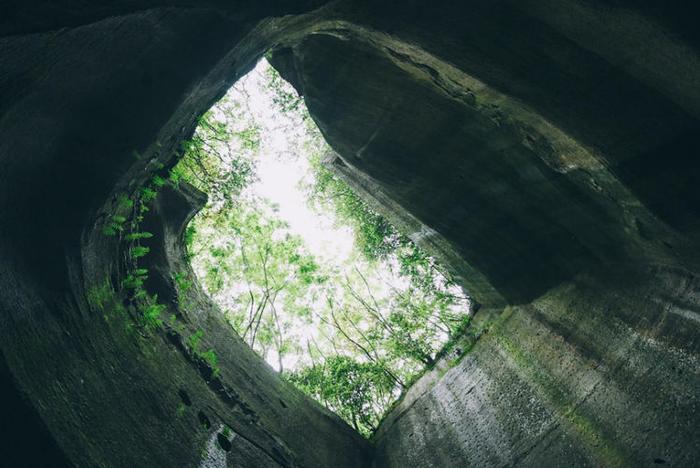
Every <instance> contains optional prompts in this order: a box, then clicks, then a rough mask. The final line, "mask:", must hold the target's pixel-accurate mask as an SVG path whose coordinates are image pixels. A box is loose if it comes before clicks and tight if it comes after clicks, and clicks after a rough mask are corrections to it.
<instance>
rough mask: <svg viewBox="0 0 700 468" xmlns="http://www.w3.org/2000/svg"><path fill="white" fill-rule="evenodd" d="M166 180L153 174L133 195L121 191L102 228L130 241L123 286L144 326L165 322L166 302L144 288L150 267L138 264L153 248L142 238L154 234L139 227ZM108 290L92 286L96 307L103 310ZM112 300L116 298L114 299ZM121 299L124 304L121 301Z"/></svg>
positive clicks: (111, 234) (92, 300) (108, 233)
mask: <svg viewBox="0 0 700 468" xmlns="http://www.w3.org/2000/svg"><path fill="white" fill-rule="evenodd" d="M161 167H162V166H161ZM167 183H168V180H167V179H165V178H163V177H161V176H160V175H154V176H153V177H152V178H151V180H150V183H149V184H147V185H145V186H143V187H141V188H140V189H139V190H137V192H136V193H135V194H134V195H133V197H129V196H128V195H126V194H121V195H119V196H118V197H117V200H116V203H115V209H116V212H117V214H114V215H112V216H111V218H110V221H109V222H108V223H107V224H106V226H105V227H104V228H103V234H105V235H106V236H116V235H120V236H121V238H122V240H123V241H124V242H126V243H127V245H128V248H129V255H130V264H129V266H128V272H127V274H126V276H125V277H124V278H123V279H122V280H121V284H120V286H121V287H122V288H123V290H124V291H125V292H126V295H127V297H128V298H130V300H131V301H132V302H133V304H134V306H135V307H136V309H137V310H138V311H139V322H140V324H141V325H142V326H143V328H145V329H156V328H159V327H161V326H162V325H163V321H162V319H161V315H162V313H163V312H164V311H165V309H166V306H165V305H164V304H161V303H159V302H158V296H157V295H151V294H149V293H148V292H147V291H146V289H145V283H146V281H147V280H148V275H149V271H148V269H147V268H145V267H140V266H139V260H140V259H142V258H144V257H145V256H146V255H148V253H149V252H150V248H149V247H148V246H144V245H141V242H142V241H144V240H147V239H150V238H152V237H153V234H152V233H150V232H147V231H141V230H139V226H140V223H141V222H142V221H143V219H144V215H145V213H147V212H148V211H149V208H148V205H149V203H151V202H152V201H153V200H154V199H155V198H156V196H157V195H158V190H159V189H161V188H162V187H163V186H165V185H166V184H167ZM129 220H130V221H129ZM109 290H110V291H111V293H112V296H114V297H116V296H118V295H117V294H116V293H115V292H114V291H113V290H112V289H111V286H109ZM106 294H107V290H106V289H105V287H104V286H100V287H99V288H93V289H92V290H90V291H88V302H89V303H90V304H91V306H92V307H93V308H95V309H97V310H104V307H105V301H106V300H107V299H106ZM112 302H115V301H114V300H112ZM118 303H119V306H120V307H121V308H123V304H121V301H118ZM124 310H125V309H124Z"/></svg>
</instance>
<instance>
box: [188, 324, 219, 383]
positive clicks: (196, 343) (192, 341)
mask: <svg viewBox="0 0 700 468" xmlns="http://www.w3.org/2000/svg"><path fill="white" fill-rule="evenodd" d="M203 337H204V332H203V331H202V330H201V329H200V330H197V331H196V332H194V333H193V334H192V335H190V336H189V338H187V347H188V348H189V349H190V351H191V352H192V354H193V355H195V356H196V357H197V358H199V359H201V360H203V361H204V362H206V363H207V365H208V366H209V367H210V368H211V370H212V376H213V377H218V376H219V375H220V374H221V369H220V368H219V357H218V356H217V355H216V351H214V349H212V348H209V349H207V350H205V351H202V350H201V347H200V344H201V341H202V338H203Z"/></svg>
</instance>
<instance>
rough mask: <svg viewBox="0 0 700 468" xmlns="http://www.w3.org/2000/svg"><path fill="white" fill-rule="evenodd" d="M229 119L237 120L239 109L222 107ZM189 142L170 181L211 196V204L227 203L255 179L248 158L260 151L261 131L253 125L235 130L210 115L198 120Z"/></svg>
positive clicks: (211, 113) (183, 146) (209, 113)
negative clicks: (194, 188)
mask: <svg viewBox="0 0 700 468" xmlns="http://www.w3.org/2000/svg"><path fill="white" fill-rule="evenodd" d="M220 111H221V112H222V113H223V114H224V116H225V117H226V118H229V119H236V118H237V116H238V113H237V109H235V108H226V107H221V108H220ZM198 123H199V125H198V127H197V130H196V131H195V134H194V135H193V136H192V138H191V139H190V140H187V141H185V142H183V144H182V151H183V157H182V159H181V160H180V162H179V163H178V164H177V165H176V166H175V167H174V168H173V170H172V172H171V174H170V180H171V181H173V182H174V183H179V182H180V181H182V180H184V181H186V182H188V183H189V184H191V185H193V186H194V187H196V188H198V189H199V190H201V191H203V192H206V193H207V194H209V196H210V197H211V198H213V200H212V201H214V202H220V203H226V202H228V201H229V200H230V199H231V197H232V196H233V195H235V194H237V193H238V192H239V191H240V190H241V189H242V188H243V187H245V186H246V185H247V184H248V183H249V182H250V180H251V178H252V177H253V173H254V168H253V163H252V160H251V159H250V158H247V157H245V155H246V154H248V153H252V152H255V151H257V148H258V147H259V146H260V131H259V129H258V128H257V127H256V126H255V125H250V126H248V127H246V128H243V129H241V130H239V131H234V130H232V129H231V128H230V127H229V126H227V125H226V123H225V121H222V120H221V119H220V118H217V117H216V116H215V115H214V113H213V112H212V111H209V112H207V113H205V114H204V115H202V116H201V117H200V118H199V122H198Z"/></svg>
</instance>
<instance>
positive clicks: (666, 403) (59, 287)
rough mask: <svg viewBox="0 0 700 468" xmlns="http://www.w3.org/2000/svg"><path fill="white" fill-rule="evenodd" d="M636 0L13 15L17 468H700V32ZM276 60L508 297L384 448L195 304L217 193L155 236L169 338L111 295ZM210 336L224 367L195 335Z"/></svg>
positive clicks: (11, 198) (6, 247) (10, 383)
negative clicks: (100, 300) (106, 229)
mask: <svg viewBox="0 0 700 468" xmlns="http://www.w3.org/2000/svg"><path fill="white" fill-rule="evenodd" d="M631 3H633V2H605V1H588V0H586V1H584V0H570V1H566V2H514V1H513V2H511V1H497V2H494V1H486V0H483V1H469V2H447V1H445V2H442V1H438V2H422V1H417V0H409V1H404V2H393V1H390V2H381V4H377V2H372V1H369V0H366V1H360V0H356V1H349V0H346V1H336V2H332V3H329V4H327V5H321V2H283V4H280V3H278V2H256V4H255V5H248V4H243V3H236V2H233V3H232V2H217V1H211V2H205V3H202V2H197V4H196V5H195V4H193V3H191V2H150V3H148V4H143V5H141V6H140V7H139V8H138V9H137V8H134V7H133V5H132V4H131V3H129V2H105V3H104V4H103V3H100V2H93V3H92V4H91V6H89V7H85V6H84V5H81V6H80V7H77V6H76V5H74V4H73V3H72V2H69V1H65V2H51V5H48V4H46V3H45V2H44V3H42V2H27V3H22V4H21V5H15V6H12V7H9V8H6V9H7V10H8V11H9V13H8V14H7V15H3V22H1V23H0V33H2V36H1V37H0V69H2V70H3V73H2V74H0V217H1V219H0V259H1V261H0V311H1V312H2V314H1V315H0V352H1V356H2V365H1V366H0V377H2V383H3V387H2V396H3V401H5V402H6V404H7V405H8V406H11V407H12V410H11V413H9V414H10V415H12V417H13V418H17V419H19V420H20V421H18V422H17V423H16V425H15V424H12V423H11V424H12V426H11V427H12V428H14V431H12V432H13V436H12V437H9V438H6V439H4V440H3V442H2V443H3V449H4V450H3V452H4V453H5V454H6V459H5V460H6V461H7V463H9V464H10V465H12V466H32V465H35V466H41V464H42V462H43V463H44V464H45V465H46V464H48V465H49V466H57V465H59V464H61V463H62V464H66V465H76V466H129V467H131V466H212V467H213V466H275V465H280V466H369V465H371V464H374V465H375V466H407V465H415V466H465V465H474V466H484V465H495V466H499V465H516V464H520V465H527V466H545V465H570V464H573V465H577V466H585V465H606V466H607V465H634V466H637V465H647V464H655V463H657V464H658V463H666V464H670V465H675V466H688V465H692V464H693V463H694V461H695V460H696V459H697V458H698V455H699V454H698V450H699V449H698V447H700V444H699V443H698V437H697V434H696V431H695V426H696V420H697V416H696V415H697V410H698V389H700V367H699V366H698V353H699V351H700V350H699V349H698V346H699V344H698V343H699V341H698V336H699V332H700V330H699V329H698V328H699V327H700V319H699V317H700V304H698V283H697V279H696V273H697V271H698V253H697V252H698V251H699V250H698V248H697V247H698V239H699V237H698V234H699V230H698V227H699V226H700V223H699V222H698V221H699V216H700V212H698V206H700V203H698V202H699V201H700V189H699V188H698V187H700V184H698V182H700V181H699V180H698V178H699V177H700V170H699V169H700V167H699V165H700V163H699V162H698V161H700V159H698V158H697V155H698V142H697V135H698V134H700V131H699V130H700V125H699V124H698V115H699V114H700V108H699V107H698V102H699V101H698V89H699V88H698V87H697V83H698V80H699V79H700V67H699V64H700V62H699V61H698V49H697V46H698V44H699V43H700V41H698V34H697V31H696V30H695V29H694V28H693V27H692V25H690V23H689V22H688V20H687V18H688V17H690V16H691V12H687V11H685V12H684V13H683V14H681V13H680V12H681V11H683V10H681V9H680V6H679V5H676V4H675V3H674V2H669V3H667V4H664V6H663V7H662V6H659V5H657V4H655V3H653V2H643V3H642V4H637V3H635V4H634V5H632V4H631ZM316 7H320V8H318V9H317V10H313V11H312V8H316ZM268 49H272V50H273V53H272V56H271V61H272V63H273V64H274V66H275V67H276V68H278V70H279V71H280V72H281V73H282V74H283V76H285V78H287V79H288V80H289V81H290V82H292V83H293V84H294V85H295V86H296V87H297V88H298V89H299V90H300V91H301V92H302V93H303V94H304V96H305V98H306V101H307V105H308V107H309V109H310V111H311V113H312V116H313V117H314V119H315V120H316V122H317V123H318V125H319V127H320V128H321V130H322V132H323V133H324V135H325V136H326V138H327V140H328V142H329V143H330V144H331V145H332V146H333V148H334V149H335V150H336V151H337V153H338V155H339V158H340V160H339V161H342V162H339V163H338V170H339V171H342V172H343V174H344V175H345V177H347V178H348V179H349V180H351V181H355V184H356V185H357V186H358V187H362V188H363V189H364V190H367V191H368V192H369V193H371V194H372V196H373V197H374V198H375V201H376V202H378V203H379V204H381V205H383V206H384V207H385V208H386V209H387V210H390V211H393V212H394V214H395V215H396V216H397V218H399V219H404V220H407V225H410V226H414V227H416V229H418V228H419V229H420V231H421V232H424V233H426V235H423V236H422V237H421V238H422V240H423V242H424V243H426V244H427V245H432V246H433V247H434V248H435V249H437V250H439V251H440V252H441V253H442V256H443V258H446V259H448V262H449V263H450V265H449V266H450V268H451V269H452V271H453V272H454V273H455V274H456V275H457V277H459V278H460V280H461V281H462V282H463V283H464V284H465V286H466V287H467V288H468V290H469V291H470V292H471V293H472V294H473V295H474V297H475V299H476V300H477V301H478V302H479V303H481V304H482V307H481V309H480V311H479V312H477V315H476V318H475V327H479V330H480V333H479V336H480V337H479V339H478V340H477V341H476V343H475V344H473V345H471V344H470V345H469V346H465V347H464V350H463V351H464V353H463V355H462V356H459V357H458V358H457V359H455V357H454V356H452V357H450V359H451V360H452V361H455V360H456V361H458V362H457V363H456V365H454V367H450V365H451V364H453V363H454V362H451V363H449V364H450V365H448V363H446V362H445V363H441V364H439V365H438V366H437V367H436V369H435V370H434V371H432V372H430V373H428V374H426V376H425V377H424V378H423V379H422V380H421V381H419V382H418V384H417V385H416V386H415V387H413V388H412V390H411V391H410V392H409V393H408V394H407V395H405V397H404V399H403V400H402V402H401V403H399V404H398V405H397V407H396V408H395V410H394V411H393V412H392V414H390V415H389V417H388V418H387V420H386V421H385V423H384V424H383V426H382V427H381V428H380V431H379V433H378V434H377V435H376V436H375V438H374V439H373V440H372V441H371V442H370V443H368V442H366V441H364V440H362V439H361V438H360V437H359V436H357V435H356V434H354V433H353V432H352V431H351V430H350V429H349V428H348V427H347V426H346V425H345V424H344V423H342V422H341V421H340V420H339V419H338V418H336V417H335V416H333V415H331V414H329V413H328V412H326V411H325V410H323V409H322V408H321V407H320V406H319V405H317V404H315V403H313V402H311V401H310V400H309V399H307V398H305V397H303V396H302V395H301V394H300V393H298V392H296V391H295V390H294V389H292V388H290V387H289V386H287V385H286V384H284V383H283V382H282V381H280V379H279V378H278V377H277V376H276V375H275V374H274V373H273V372H272V371H271V370H270V369H269V368H268V367H267V366H265V364H264V363H263V362H262V361H261V360H260V359H259V358H257V357H256V356H255V355H254V354H253V353H252V352H251V351H250V350H249V349H247V348H246V347H245V346H244V345H243V343H241V342H240V341H239V340H238V339H237V338H236V337H235V336H234V335H233V333H232V332H231V331H230V329H229V328H228V327H226V326H224V325H223V324H222V320H221V318H220V317H219V315H218V314H217V311H216V310H214V309H213V307H212V306H211V304H210V303H209V302H208V300H207V299H206V298H205V297H204V296H203V295H202V294H201V292H200V291H199V289H198V288H197V287H195V288H192V289H191V290H189V291H187V292H184V293H183V291H179V290H178V288H177V287H176V281H175V274H189V273H190V272H189V267H188V266H187V263H186V261H185V259H184V256H183V252H182V247H181V234H182V228H183V226H184V223H186V222H187V220H188V219H189V217H190V216H191V215H192V214H193V212H194V210H196V209H197V207H198V206H200V205H201V203H202V195H201V194H197V193H194V192H193V191H191V190H189V189H187V188H186V187H182V188H181V189H180V190H177V191H176V190H172V189H164V190H163V191H162V192H161V193H160V195H159V197H158V198H157V199H156V201H155V203H154V205H153V207H152V209H151V211H149V212H148V214H147V217H146V218H145V219H144V221H143V222H144V225H145V226H147V227H148V230H149V231H150V232H153V233H154V234H155V236H154V237H153V238H152V239H149V240H148V246H149V247H150V248H151V255H149V256H148V257H147V258H148V260H147V261H148V268H149V270H150V271H151V272H152V274H151V276H150V277H149V280H148V282H147V284H146V288H147V289H148V290H149V292H150V293H157V294H158V295H159V297H160V298H161V300H163V301H165V302H166V303H167V304H166V305H167V306H168V313H167V315H168V316H174V319H173V320H172V323H171V321H168V322H167V323H166V324H165V326H164V327H163V328H162V329H161V330H160V331H157V332H144V331H142V330H139V329H138V328H136V329H135V328H133V327H131V328H130V327H129V326H128V324H129V323H130V321H129V320H130V319H129V318H128V317H129V316H128V313H129V311H128V308H127V317H126V318H125V317H118V316H116V315H115V314H114V313H113V312H114V310H111V309H110V308H109V307H106V308H103V310H101V311H97V310H95V309H96V308H95V307H91V306H90V304H89V303H88V301H87V300H86V295H88V296H89V293H90V292H91V291H95V288H97V287H100V286H101V285H105V284H109V285H111V287H112V288H113V289H119V287H120V284H121V283H120V282H121V279H122V278H123V276H124V274H125V272H126V268H127V264H128V258H127V255H126V246H125V245H124V244H123V243H120V242H118V241H117V240H116V239H115V238H112V237H108V236H104V235H102V234H101V232H100V231H101V229H102V228H103V226H104V225H105V223H107V222H108V221H109V219H110V217H111V216H113V215H114V214H115V213H116V212H118V203H119V202H118V196H119V195H121V194H132V193H135V192H137V191H138V188H139V186H140V185H142V184H143V183H144V182H146V181H147V180H149V179H150V177H152V175H153V174H156V173H158V172H159V171H166V170H167V168H168V167H170V166H171V165H172V164H173V163H174V162H175V160H176V158H177V154H178V148H179V142H180V141H181V140H182V139H183V138H186V137H187V136H188V135H189V134H191V132H192V131H193V129H194V125H195V122H196V117H197V116H198V115H200V114H201V113H202V112H204V111H205V110H206V109H208V108H209V106H211V104H212V103H213V102H214V101H215V100H216V99H217V98H218V97H220V96H221V95H223V93H224V92H225V91H226V90H227V88H228V87H229V86H230V85H231V84H232V83H233V82H234V81H235V80H236V79H237V78H238V77H240V76H242V74H244V73H245V72H246V71H247V70H248V69H250V67H251V66H252V65H253V64H254V62H255V61H256V60H257V59H258V58H259V57H260V56H261V55H262V54H263V53H265V52H266V51H267V50H268ZM110 304H111V302H110ZM198 330H202V332H203V336H204V338H203V343H202V346H206V347H213V348H215V349H216V351H217V354H218V355H219V363H218V366H219V371H220V372H214V369H212V367H211V366H209V365H207V363H206V362H204V361H203V360H202V359H201V357H200V356H198V355H197V354H196V353H193V352H192V351H191V348H190V347H188V341H187V340H188V338H189V337H191V336H192V334H193V333H196V331H198ZM467 351H468V352H467ZM5 424H6V423H5ZM225 427H228V428H229V429H228V430H225ZM224 434H225V435H224ZM219 436H221V437H224V438H225V439H226V441H225V442H224V443H223V445H224V446H225V447H227V448H228V449H229V451H226V452H222V451H221V450H220V449H219V448H218V447H217V444H221V442H216V441H217V439H218V438H219Z"/></svg>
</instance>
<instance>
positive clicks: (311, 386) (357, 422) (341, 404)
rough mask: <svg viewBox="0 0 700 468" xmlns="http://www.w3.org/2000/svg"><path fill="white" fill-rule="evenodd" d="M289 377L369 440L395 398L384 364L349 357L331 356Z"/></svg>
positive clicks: (392, 383)
mask: <svg viewBox="0 0 700 468" xmlns="http://www.w3.org/2000/svg"><path fill="white" fill-rule="evenodd" d="M286 378H287V380H289V381H290V382H292V383H293V384H295V385H296V386H297V387H298V388H299V389H301V390H302V391H304V392H305V393H307V394H308V395H311V396H312V397H314V398H315V399H316V400H318V401H319V402H321V403H322V404H323V405H325V406H326V407H327V408H328V409H330V410H331V411H333V412H335V413H336V414H338V415H339V416H340V417H342V418H343V419H345V420H346V421H348V422H349V423H350V424H351V425H352V426H353V427H354V428H355V430H356V431H358V432H359V433H361V434H362V435H364V436H365V437H369V436H370V435H371V434H372V432H373V431H374V430H375V429H376V428H377V426H378V425H379V422H380V420H381V415H382V409H383V408H385V407H387V406H388V405H389V404H390V403H391V401H392V400H393V399H394V398H395V395H394V382H393V381H392V380H391V379H390V378H389V377H388V376H387V374H386V372H385V371H384V368H383V367H382V365H381V364H379V363H375V362H359V361H358V360H356V359H353V358H350V357H347V356H331V357H329V358H328V359H326V360H325V361H324V362H323V363H322V364H318V365H313V366H311V367H306V368H304V369H301V370H299V371H297V372H291V373H289V374H287V375H286Z"/></svg>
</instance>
